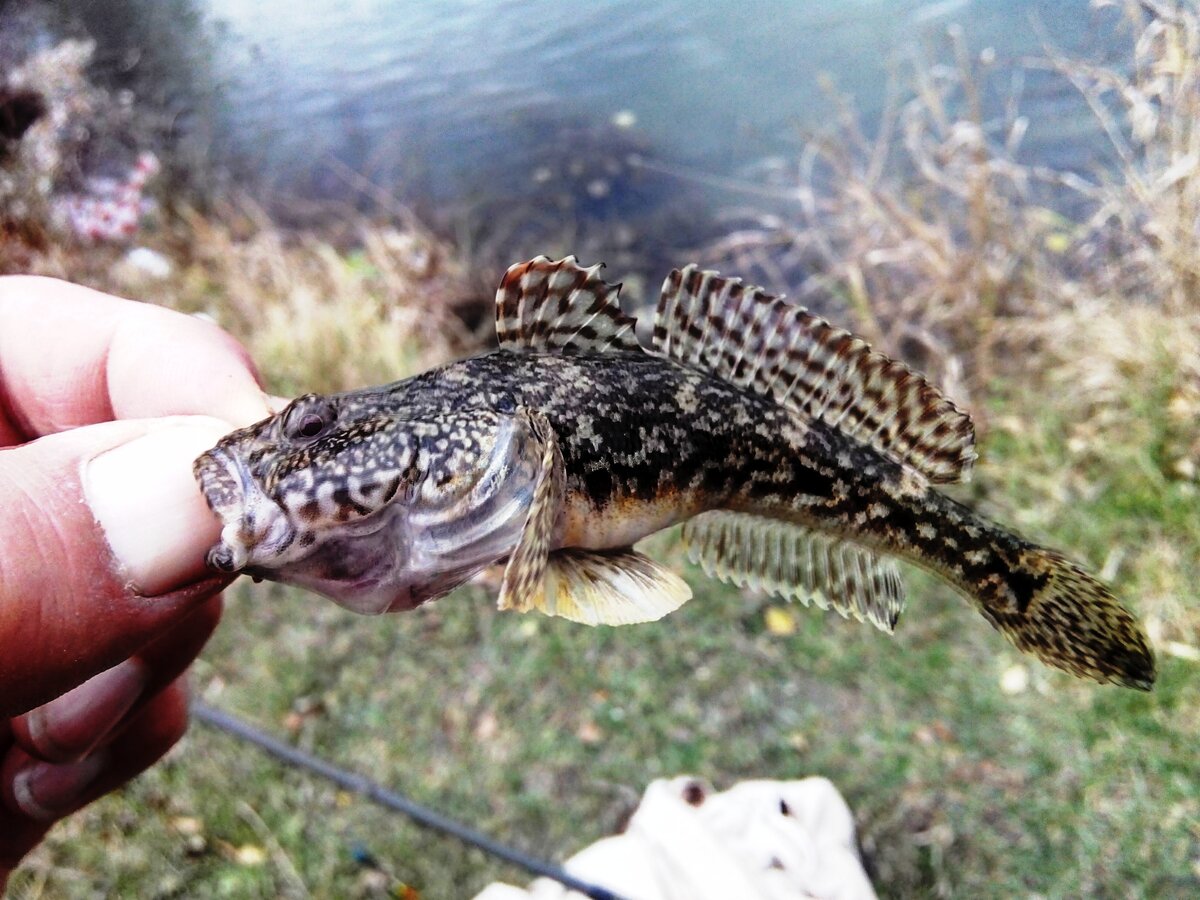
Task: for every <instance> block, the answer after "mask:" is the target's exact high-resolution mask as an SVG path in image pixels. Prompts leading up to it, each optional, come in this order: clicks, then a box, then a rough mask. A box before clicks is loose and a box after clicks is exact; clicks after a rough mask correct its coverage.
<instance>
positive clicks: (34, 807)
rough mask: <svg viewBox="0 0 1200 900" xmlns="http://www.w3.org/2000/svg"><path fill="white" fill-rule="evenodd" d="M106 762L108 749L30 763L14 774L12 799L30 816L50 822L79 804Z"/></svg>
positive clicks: (40, 820)
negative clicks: (76, 758)
mask: <svg viewBox="0 0 1200 900" xmlns="http://www.w3.org/2000/svg"><path fill="white" fill-rule="evenodd" d="M106 765H108V751H107V750H100V751H98V752H96V753H94V754H92V755H91V756H89V757H88V758H87V759H81V760H80V761H79V762H74V763H66V764H57V763H48V762H35V763H32V764H30V765H29V766H26V767H25V768H24V769H21V770H19V771H18V772H17V774H15V775H14V776H13V781H12V792H13V799H14V800H16V802H17V807H18V808H19V809H20V810H21V812H23V813H24V814H25V815H27V816H29V818H31V819H34V820H36V821H39V822H53V821H55V820H56V819H60V818H62V817H63V816H64V815H66V814H67V813H69V812H71V811H72V810H73V809H75V807H77V806H79V804H80V802H81V801H82V800H83V797H84V794H85V793H86V791H87V789H88V787H89V786H90V785H91V783H92V782H93V781H95V780H96V776H98V775H99V774H100V773H101V772H102V771H103V770H104V767H105V766H106Z"/></svg>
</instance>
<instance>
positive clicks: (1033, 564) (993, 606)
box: [972, 546, 1155, 691]
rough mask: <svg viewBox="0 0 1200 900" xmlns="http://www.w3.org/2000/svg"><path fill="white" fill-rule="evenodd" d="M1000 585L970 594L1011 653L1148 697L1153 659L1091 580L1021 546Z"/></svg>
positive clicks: (1125, 614) (994, 582)
mask: <svg viewBox="0 0 1200 900" xmlns="http://www.w3.org/2000/svg"><path fill="white" fill-rule="evenodd" d="M1016 557H1017V558H1016V559H1015V560H1013V562H1012V564H1011V566H1010V568H1009V573H1008V576H1007V578H1006V579H1005V582H1006V583H1004V584H999V583H998V582H999V581H1000V580H1001V578H1000V576H996V575H993V576H992V577H991V578H989V579H987V582H988V583H985V584H980V585H977V586H976V587H977V588H978V590H976V591H973V592H972V593H974V594H975V595H976V598H977V599H978V601H979V602H980V611H981V612H982V613H983V615H984V616H985V617H987V619H988V620H989V621H990V622H991V623H992V624H993V625H995V626H996V628H998V629H999V630H1000V631H1001V632H1002V633H1003V634H1004V635H1005V636H1006V637H1007V638H1008V639H1009V640H1010V641H1012V642H1013V644H1015V645H1016V646H1017V647H1018V648H1019V649H1021V650H1024V651H1026V652H1028V653H1032V654H1033V655H1035V656H1037V657H1038V658H1039V659H1040V660H1042V662H1044V663H1047V664H1048V665H1051V666H1056V667H1057V668H1060V669H1065V670H1066V671H1068V672H1070V673H1072V674H1073V675H1078V676H1081V677H1083V678H1092V679H1095V680H1096V681H1101V682H1115V683H1117V684H1121V685H1124V686H1125V687H1132V688H1138V689H1140V690H1143V691H1148V690H1150V688H1151V687H1153V685H1154V677H1155V671H1154V654H1153V652H1152V651H1151V650H1150V644H1149V642H1148V641H1147V639H1146V634H1145V632H1143V631H1142V628H1141V625H1139V624H1138V622H1137V620H1136V619H1135V618H1134V617H1133V615H1132V614H1131V613H1130V612H1129V610H1127V609H1126V608H1125V607H1124V606H1122V605H1121V603H1120V601H1118V600H1117V598H1116V597H1114V596H1113V595H1112V593H1111V592H1110V591H1109V590H1108V589H1107V588H1106V587H1105V586H1104V585H1103V584H1101V583H1100V582H1099V581H1097V580H1096V579H1095V578H1094V577H1092V576H1091V575H1089V574H1088V573H1087V572H1085V571H1083V570H1082V569H1081V568H1079V567H1078V566H1076V565H1075V564H1074V563H1072V562H1070V561H1069V560H1067V559H1065V558H1064V557H1063V556H1061V555H1060V554H1058V553H1055V552H1054V551H1052V550H1045V549H1043V548H1040V547H1030V546H1026V547H1023V548H1022V549H1021V550H1020V552H1019V553H1018V554H1016Z"/></svg>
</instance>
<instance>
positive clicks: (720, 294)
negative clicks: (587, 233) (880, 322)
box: [653, 266, 975, 483]
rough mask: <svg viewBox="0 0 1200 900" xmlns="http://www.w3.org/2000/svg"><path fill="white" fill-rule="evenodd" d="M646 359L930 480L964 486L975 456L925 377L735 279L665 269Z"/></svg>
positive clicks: (959, 420)
mask: <svg viewBox="0 0 1200 900" xmlns="http://www.w3.org/2000/svg"><path fill="white" fill-rule="evenodd" d="M653 352H655V353H658V354H660V355H662V356H666V357H668V358H669V359H673V360H676V361H677V362H680V363H682V364H684V365H687V366H692V367H694V368H701V369H705V370H707V371H709V372H712V373H713V374H715V375H718V376H719V377H721V378H723V379H725V380H726V381H729V382H731V383H733V384H734V385H737V386H738V387H742V388H747V389H749V390H753V391H755V392H757V393H760V394H766V395H769V396H771V397H773V398H774V399H775V400H776V401H777V402H778V403H781V404H783V405H784V406H787V407H788V408H790V409H793V410H795V411H796V412H799V413H800V414H802V415H804V416H806V417H808V418H812V419H819V420H821V421H823V422H825V423H827V424H828V425H831V426H834V427H836V428H838V429H840V430H841V431H842V432H844V433H845V434H847V435H849V436H850V437H853V438H854V439H856V440H858V441H861V442H863V443H865V444H867V445H869V446H871V447H874V448H875V449H876V450H878V451H880V452H881V453H884V454H885V455H887V456H889V457H890V458H892V459H893V460H895V461H896V462H898V463H901V464H905V465H908V466H910V467H912V468H913V469H916V470H917V471H918V472H921V473H922V474H924V475H925V476H926V477H928V478H929V480H930V481H933V482H936V483H946V482H952V481H960V480H962V479H963V478H964V477H965V476H966V475H967V473H968V472H969V471H970V467H971V463H972V462H973V461H974V459H975V430H974V427H973V426H972V424H971V419H970V417H969V416H968V415H967V414H966V413H964V412H962V411H961V410H959V409H958V408H957V407H956V406H955V405H954V404H953V403H952V402H951V401H950V400H949V399H947V398H946V397H945V396H944V395H942V394H941V392H939V391H938V390H937V389H936V388H935V387H934V386H933V385H931V384H930V383H929V382H927V381H926V380H925V379H924V378H923V377H921V376H920V375H918V374H917V373H915V372H913V371H911V370H910V369H909V368H908V367H907V366H905V365H904V364H903V363H899V362H896V361H895V360H893V359H890V358H888V357H887V356H884V355H883V354H882V353H875V352H874V351H872V350H871V348H870V346H869V345H868V344H867V343H866V341H863V340H862V339H861V338H857V337H855V336H854V335H852V334H850V333H849V332H847V331H842V330H841V329H839V328H834V327H833V326H832V325H830V324H829V323H828V322H826V321H825V320H824V319H821V318H819V317H817V316H814V315H813V314H812V313H810V312H808V311H807V310H806V309H804V308H802V307H798V306H792V305H791V304H789V303H785V302H783V300H782V299H781V298H777V297H773V296H771V295H769V294H767V293H765V292H763V291H762V290H761V289H760V288H754V287H745V286H744V285H743V284H742V282H741V281H739V280H737V279H732V278H721V277H720V276H718V275H717V273H715V272H703V271H700V270H699V269H698V268H697V267H696V266H688V267H687V268H686V269H684V270H683V271H679V270H678V269H676V270H675V271H674V272H672V273H671V274H670V275H669V276H668V277H667V280H666V282H665V283H664V284H663V289H662V295H661V297H660V299H659V303H658V310H657V312H656V313H655V317H654V338H653Z"/></svg>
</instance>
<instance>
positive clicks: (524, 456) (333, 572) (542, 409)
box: [196, 258, 1154, 688]
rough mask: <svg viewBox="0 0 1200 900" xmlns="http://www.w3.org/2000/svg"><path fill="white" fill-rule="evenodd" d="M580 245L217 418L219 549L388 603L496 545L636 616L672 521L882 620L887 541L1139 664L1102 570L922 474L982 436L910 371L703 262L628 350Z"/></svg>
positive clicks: (668, 294)
mask: <svg viewBox="0 0 1200 900" xmlns="http://www.w3.org/2000/svg"><path fill="white" fill-rule="evenodd" d="M598 269H599V267H592V268H584V267H581V266H578V265H577V264H576V263H575V262H574V260H573V259H567V260H560V261H557V262H554V261H550V260H547V259H544V258H538V259H537V260H533V261H530V262H528V263H522V264H520V265H517V266H514V267H512V268H511V269H510V270H509V272H508V273H507V274H506V276H505V278H504V280H503V282H502V284H501V287H500V290H499V292H498V294H497V333H498V337H499V343H500V347H499V349H498V350H496V351H493V352H491V353H487V354H484V355H482V356H477V357H474V358H472V359H467V360H463V361H460V362H456V363H451V364H449V365H446V366H442V367H440V368H437V369H434V370H431V371H429V372H425V373H423V374H421V375H417V376H415V377H413V378H409V379H406V380H404V381H400V382H397V383H395V384H393V385H388V386H385V387H378V388H369V389H364V390H360V391H351V392H347V393H343V394H337V395H332V396H328V397H319V396H313V395H310V396H306V397H302V398H300V399H298V400H296V401H295V402H294V403H293V404H292V405H291V406H290V407H289V408H288V409H287V410H285V411H284V412H283V413H281V414H280V415H278V416H276V417H273V418H271V419H268V420H266V421H264V422H261V423H258V424H257V425H254V426H251V427H250V428H246V429H242V430H241V431H238V432H235V433H233V434H232V435H230V436H228V437H227V438H225V439H224V440H222V441H221V443H220V444H219V445H218V446H217V447H216V448H214V449H213V450H212V451H210V452H209V453H207V454H205V455H204V456H203V457H201V458H200V459H199V460H198V461H197V465H196V471H197V477H198V478H199V480H200V483H201V486H202V488H203V490H204V493H205V496H206V497H207V499H208V501H209V503H210V505H211V506H212V508H213V510H214V511H215V512H216V513H217V514H218V515H219V516H220V517H221V519H222V522H223V523H224V529H223V532H222V538H221V541H220V543H219V544H218V545H217V546H216V547H214V548H213V551H212V552H211V553H210V564H212V565H213V566H214V567H215V568H218V569H220V570H222V571H228V572H235V571H244V572H247V573H249V574H252V575H255V576H257V577H264V578H271V579H275V580H279V581H285V582H291V583H296V584H301V585H304V586H307V587H310V588H312V589H314V590H317V591H319V592H321V593H323V594H325V595H326V596H329V597H331V598H332V599H334V600H335V601H337V602H339V603H342V604H343V605H345V606H347V607H349V608H351V609H355V610H358V611H360V612H382V611H384V610H389V609H392V610H395V609H409V608H412V607H415V606H417V605H419V604H421V603H424V602H426V601H428V600H430V599H433V598H435V597H439V596H442V595H443V594H445V593H447V592H448V591H450V590H452V589H453V588H454V587H456V586H458V585H459V584H461V583H462V582H463V581H465V580H466V579H468V578H470V577H471V576H472V575H474V574H475V573H477V572H479V571H480V570H482V569H483V568H485V567H487V566H489V565H492V564H494V563H497V562H507V566H506V571H505V576H504V582H503V584H502V586H501V591H500V606H501V608H505V609H516V610H521V611H524V610H530V609H537V610H540V611H542V612H544V613H547V614H551V615H561V616H565V617H567V618H570V619H573V620H576V621H580V622H585V623H588V624H629V623H634V622H641V621H649V620H652V619H657V618H660V617H661V616H663V615H665V614H666V613H668V612H670V611H671V610H673V609H675V608H677V607H678V606H679V605H681V604H682V603H683V602H685V601H686V600H687V599H688V598H689V597H690V596H691V591H690V589H689V588H688V586H687V584H686V583H685V582H683V580H682V579H681V578H680V577H679V576H678V575H677V574H675V573H673V572H670V571H669V570H667V569H666V568H664V567H663V566H661V565H659V564H658V563H656V562H654V561H653V560H650V559H648V558H647V557H645V556H644V555H642V554H640V553H638V552H637V551H635V550H634V549H633V544H634V543H635V542H636V541H637V540H639V539H640V538H642V537H644V536H646V535H648V534H651V533H653V532H655V531H658V530H660V529H662V528H665V527H668V526H670V525H673V524H676V523H679V522H684V523H685V525H684V533H683V537H684V541H685V543H686V544H687V545H688V548H689V552H690V554H691V556H692V558H693V560H694V561H696V562H698V563H700V565H701V566H702V567H703V568H704V570H705V571H706V572H707V573H708V574H710V575H712V576H714V577H717V578H722V579H725V580H729V581H732V582H734V583H737V584H741V585H749V586H753V587H757V588H760V589H762V590H765V591H767V592H769V593H772V594H775V595H777V596H780V597H786V598H791V599H797V600H800V601H802V602H805V603H810V602H811V603H814V604H816V605H818V606H822V607H828V608H832V609H834V610H836V611H838V612H839V613H841V614H842V615H845V616H854V617H856V618H859V619H862V620H864V621H869V622H871V623H873V624H875V625H876V626H878V627H880V628H882V629H884V630H888V631H890V630H891V629H892V628H893V626H894V625H895V624H896V621H897V619H898V617H899V614H900V612H901V610H902V608H903V604H904V593H903V585H902V582H901V578H900V574H899V570H898V569H897V567H896V565H895V562H894V559H895V558H899V559H903V560H907V561H909V562H912V563H915V564H917V565H920V566H923V567H925V568H927V569H929V570H931V571H933V572H934V573H936V574H938V575H939V576H941V577H942V578H944V579H946V580H947V581H948V582H949V583H951V584H952V585H954V586H955V587H956V588H958V589H959V590H960V591H961V592H962V593H963V594H965V595H966V596H967V597H968V598H969V599H970V600H971V601H972V602H973V603H974V605H975V606H976V607H977V608H978V609H979V610H980V612H981V613H982V614H983V615H984V617H985V618H987V619H988V621H990V622H991V623H992V624H993V625H994V626H995V627H997V628H998V629H999V630H1000V631H1001V632H1002V633H1003V634H1005V635H1006V636H1007V637H1008V638H1009V639H1010V640H1011V641H1012V642H1013V643H1014V644H1016V646H1018V647H1019V648H1021V649H1022V650H1026V651H1029V652H1032V653H1034V654H1036V655H1037V656H1038V657H1039V658H1041V659H1042V660H1044V661H1046V662H1048V663H1050V664H1051V665H1055V666H1058V667H1060V668H1063V669H1066V670H1067V671H1070V672H1073V673H1075V674H1077V675H1082V676H1087V677H1091V678H1095V679H1097V680H1100V681H1113V682H1117V683H1121V684H1125V685H1128V686H1134V687H1140V688H1148V687H1149V686H1150V685H1151V684H1152V682H1153V679H1154V660H1153V656H1152V654H1151V652H1150V650H1149V647H1148V644H1147V642H1146V639H1145V636H1144V635H1143V634H1142V632H1141V629H1140V627H1139V626H1138V624H1137V622H1136V620H1135V619H1134V618H1133V617H1132V616H1131V615H1130V613H1129V612H1128V611H1127V610H1126V609H1125V608H1124V607H1123V606H1121V604H1120V603H1119V602H1118V601H1116V600H1115V599H1114V598H1113V596H1112V595H1111V594H1110V593H1109V592H1108V590H1107V589H1106V588H1104V587H1103V585H1101V584H1100V583H1099V582H1098V581H1097V580H1096V579H1094V578H1092V577H1091V576H1090V575H1088V574H1087V573H1085V572H1084V571H1083V570H1082V569H1080V568H1079V567H1077V566H1075V565H1074V564H1072V563H1070V562H1068V561H1067V560H1066V559H1065V558H1063V557H1062V556H1060V555H1059V554H1057V553H1054V552H1053V551H1049V550H1045V549H1043V548H1040V547H1038V546H1036V545H1034V544H1031V543H1029V542H1027V541H1025V540H1023V539H1021V538H1020V537H1018V536H1016V535H1014V534H1012V533H1011V532H1009V531H1007V530H1005V529H1003V528H1000V527H998V526H996V525H994V524H992V523H990V522H987V521H986V520H984V519H982V518H980V517H979V516H977V515H976V514H975V513H973V512H972V511H971V510H969V509H968V508H967V507H965V506H962V505H961V504H958V503H956V502H954V501H953V500H951V499H949V498H947V497H945V496H944V495H943V494H941V493H939V492H938V491H937V489H936V487H935V485H936V484H939V483H945V482H952V481H956V480H960V479H961V478H963V477H964V476H965V475H966V473H967V472H968V471H969V467H970V465H971V462H972V461H973V460H974V457H975V452H974V434H973V429H972V427H971V423H970V419H969V418H968V417H967V416H966V415H965V414H964V413H963V412H962V411H960V410H958V409H957V408H956V407H955V406H954V404H953V403H951V402H950V401H949V400H948V399H946V398H945V397H943V396H942V395H941V394H940V393H939V392H938V391H937V390H936V389H935V388H933V387H932V386H931V385H929V384H928V382H926V381H925V380H924V379H923V378H921V377H920V376H919V375H917V374H915V373H913V372H911V371H910V370H908V369H907V368H906V367H904V366H903V365H901V364H900V363H897V362H895V361H893V360H890V359H888V358H887V357H885V356H883V355H881V354H878V353H875V352H873V351H872V350H871V349H870V348H869V347H868V346H867V345H866V344H865V343H864V342H863V341H861V340H860V339H858V338H855V337H854V336H852V335H850V334H848V333H847V332H844V331H841V330H839V329H837V328H834V327H833V326H831V325H829V324H828V323H826V322H824V321H823V320H821V319H819V318H817V317H816V316H813V315H811V314H810V313H808V312H806V311H805V310H803V309H800V308H798V307H793V306H791V305H789V304H787V303H785V302H783V301H781V300H779V299H777V298H774V297H771V296H769V295H767V294H765V293H763V292H762V291H760V290H758V289H754V288H747V287H745V286H743V285H742V284H741V283H740V282H738V281H736V280H734V279H727V278H721V277H719V276H717V275H716V274H715V273H711V272H701V271H699V270H697V269H695V268H694V267H689V268H688V269H685V270H683V271H676V272H673V273H672V274H671V276H670V277H668V279H667V281H666V283H665V284H664V286H663V293H662V298H661V299H660V302H659V307H658V312H657V315H656V319H655V328H654V334H653V339H652V342H651V345H650V346H649V347H647V348H643V347H642V346H641V345H639V343H638V342H637V340H636V338H635V336H634V329H633V326H634V322H633V320H632V319H631V318H630V317H628V316H626V315H624V314H623V313H622V312H621V310H620V307H619V305H618V303H617V288H616V287H614V286H611V285H608V284H606V283H604V282H603V281H601V280H600V278H599V276H598Z"/></svg>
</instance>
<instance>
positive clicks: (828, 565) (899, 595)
mask: <svg viewBox="0 0 1200 900" xmlns="http://www.w3.org/2000/svg"><path fill="white" fill-rule="evenodd" d="M683 541H684V545H685V546H686V547H687V550H688V557H689V558H690V559H691V560H692V562H694V563H697V564H699V565H700V566H701V568H703V569H704V571H705V573H706V574H708V575H709V576H710V577H713V578H719V579H721V580H722V581H729V582H732V583H733V584H736V585H738V586H739V587H753V588H756V589H758V590H762V591H765V592H767V593H769V594H773V595H775V596H777V597H783V598H785V599H788V600H792V599H795V600H799V601H800V602H802V603H804V604H806V605H807V604H808V603H810V602H811V603H814V604H815V605H817V606H819V607H821V608H822V609H830V608H832V609H834V610H836V611H837V612H838V613H840V614H841V615H842V617H843V618H845V617H850V616H853V617H854V618H856V619H858V620H859V621H860V622H870V623H871V624H872V625H874V626H876V627H877V628H880V629H881V630H883V631H886V632H889V633H890V632H891V631H892V629H893V628H894V627H895V625H896V620H897V619H899V617H900V613H901V611H902V610H903V609H904V583H903V582H902V581H901V579H900V572H899V570H898V568H897V566H896V564H895V563H894V562H893V561H891V560H889V559H883V558H881V557H879V556H877V555H876V554H875V553H873V552H872V551H870V550H868V549H866V548H865V547H860V546H858V545H857V544H853V543H850V542H848V541H844V540H841V539H839V538H837V537H834V536H832V535H827V534H823V533H821V532H817V531H810V530H809V529H807V528H803V527H801V526H798V525H791V524H788V523H786V522H779V521H776V520H774V519H767V518H763V517H761V516H754V515H747V514H744V513H730V512H708V513H703V514H701V515H699V516H696V517H695V518H693V519H690V520H688V521H687V522H686V523H684V526H683Z"/></svg>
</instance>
